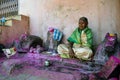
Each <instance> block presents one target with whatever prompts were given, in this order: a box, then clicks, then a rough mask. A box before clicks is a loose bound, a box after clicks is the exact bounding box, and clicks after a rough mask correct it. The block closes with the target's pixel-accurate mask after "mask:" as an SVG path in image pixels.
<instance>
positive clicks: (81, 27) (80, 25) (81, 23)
mask: <svg viewBox="0 0 120 80" xmlns="http://www.w3.org/2000/svg"><path fill="white" fill-rule="evenodd" d="M86 26H87V23H86V22H84V21H83V20H80V21H79V29H81V30H83V29H85V28H86Z"/></svg>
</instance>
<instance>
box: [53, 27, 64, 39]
mask: <svg viewBox="0 0 120 80" xmlns="http://www.w3.org/2000/svg"><path fill="white" fill-rule="evenodd" d="M62 36H63V34H62V32H61V31H59V30H58V29H54V32H53V39H54V40H57V41H60V40H61V39H62Z"/></svg>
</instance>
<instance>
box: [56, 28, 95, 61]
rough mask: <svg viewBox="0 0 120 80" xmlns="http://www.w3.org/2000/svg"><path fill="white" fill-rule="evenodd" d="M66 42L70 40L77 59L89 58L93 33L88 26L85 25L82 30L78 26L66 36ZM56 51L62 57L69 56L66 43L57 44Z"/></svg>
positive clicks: (91, 53)
mask: <svg viewBox="0 0 120 80" xmlns="http://www.w3.org/2000/svg"><path fill="white" fill-rule="evenodd" d="M68 42H72V43H74V44H73V48H72V49H73V51H74V53H75V56H76V57H77V58H79V59H83V60H90V59H91V57H92V55H93V52H92V49H91V48H92V42H93V34H92V31H91V29H90V28H88V27H86V28H85V29H84V30H80V29H79V28H77V29H75V31H74V32H73V33H72V34H71V36H70V37H69V38H68ZM57 49H58V53H59V54H60V56H61V57H62V58H69V57H70V56H69V49H68V46H66V45H63V44H61V45H59V46H58V48H57Z"/></svg>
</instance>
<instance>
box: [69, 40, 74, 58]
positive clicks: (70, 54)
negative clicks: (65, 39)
mask: <svg viewBox="0 0 120 80" xmlns="http://www.w3.org/2000/svg"><path fill="white" fill-rule="evenodd" d="M68 46H69V47H68V49H69V56H70V58H75V53H74V51H73V49H72V47H73V43H71V42H69V44H68Z"/></svg>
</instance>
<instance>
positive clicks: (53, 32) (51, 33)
mask: <svg viewBox="0 0 120 80" xmlns="http://www.w3.org/2000/svg"><path fill="white" fill-rule="evenodd" d="M62 37H63V33H62V32H61V31H60V30H59V29H56V28H54V27H49V28H48V32H47V40H46V42H45V48H46V50H48V51H53V52H55V53H57V46H58V45H59V44H60V43H61V40H62Z"/></svg>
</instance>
